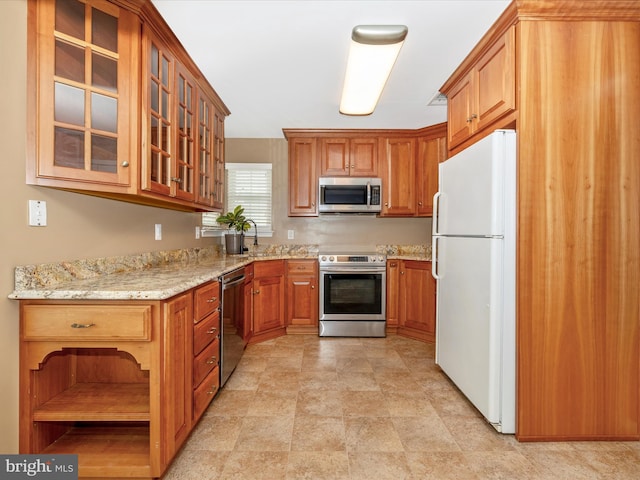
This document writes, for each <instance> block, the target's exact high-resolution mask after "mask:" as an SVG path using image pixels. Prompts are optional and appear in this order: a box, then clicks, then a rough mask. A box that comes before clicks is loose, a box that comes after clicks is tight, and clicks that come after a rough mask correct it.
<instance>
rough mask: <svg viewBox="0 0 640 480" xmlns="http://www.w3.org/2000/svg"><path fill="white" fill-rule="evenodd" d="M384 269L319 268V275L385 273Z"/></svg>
mask: <svg viewBox="0 0 640 480" xmlns="http://www.w3.org/2000/svg"><path fill="white" fill-rule="evenodd" d="M385 272H386V268H366V267H365V268H354V267H331V268H322V267H320V273H321V274H322V273H356V274H357V273H385Z"/></svg>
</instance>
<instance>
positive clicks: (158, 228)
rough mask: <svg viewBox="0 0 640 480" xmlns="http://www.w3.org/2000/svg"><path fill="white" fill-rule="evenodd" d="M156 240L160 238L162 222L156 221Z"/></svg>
mask: <svg viewBox="0 0 640 480" xmlns="http://www.w3.org/2000/svg"><path fill="white" fill-rule="evenodd" d="M156 240H162V224H161V223H156Z"/></svg>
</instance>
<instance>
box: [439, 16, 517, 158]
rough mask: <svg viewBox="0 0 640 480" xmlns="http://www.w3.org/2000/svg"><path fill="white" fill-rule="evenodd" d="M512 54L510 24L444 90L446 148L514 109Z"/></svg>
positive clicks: (512, 44) (513, 62) (513, 53)
mask: <svg viewBox="0 0 640 480" xmlns="http://www.w3.org/2000/svg"><path fill="white" fill-rule="evenodd" d="M515 58H516V57H515V27H513V26H512V27H510V28H509V29H507V31H506V32H505V33H504V34H503V35H502V36H501V37H500V38H498V39H497V40H495V41H494V42H493V44H492V45H491V46H490V47H489V48H487V50H486V52H485V53H483V54H482V55H481V56H480V58H479V59H478V60H477V62H475V63H474V64H473V66H472V67H471V69H470V70H469V72H468V73H466V74H465V75H464V76H463V77H462V78H461V79H460V80H459V81H458V82H457V83H456V84H455V85H453V86H451V87H450V89H448V90H447V92H446V95H447V101H448V107H449V110H448V121H449V134H448V141H449V148H453V147H456V146H458V145H460V144H461V143H463V142H464V141H465V140H467V139H469V138H470V137H471V136H472V135H474V134H475V133H477V132H480V131H482V130H484V129H486V128H487V127H489V126H491V125H492V124H493V123H494V122H495V121H496V120H498V119H500V118H501V117H502V116H504V115H506V114H508V113H510V112H513V111H514V110H515V108H516V104H515V100H516V94H515V90H516V82H515V68H516V61H515Z"/></svg>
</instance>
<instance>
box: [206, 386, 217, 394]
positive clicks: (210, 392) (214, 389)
mask: <svg viewBox="0 0 640 480" xmlns="http://www.w3.org/2000/svg"><path fill="white" fill-rule="evenodd" d="M217 391H218V389H217V388H216V386H215V385H211V390H209V391H208V392H207V395H215V393H216V392H217Z"/></svg>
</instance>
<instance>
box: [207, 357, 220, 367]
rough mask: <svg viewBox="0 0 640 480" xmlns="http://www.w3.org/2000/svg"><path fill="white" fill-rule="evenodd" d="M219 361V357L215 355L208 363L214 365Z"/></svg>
mask: <svg viewBox="0 0 640 480" xmlns="http://www.w3.org/2000/svg"><path fill="white" fill-rule="evenodd" d="M217 362H218V359H217V358H216V356H215V355H214V356H213V357H211V358H210V359H209V360H207V364H208V365H213V364H214V363H217Z"/></svg>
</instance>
